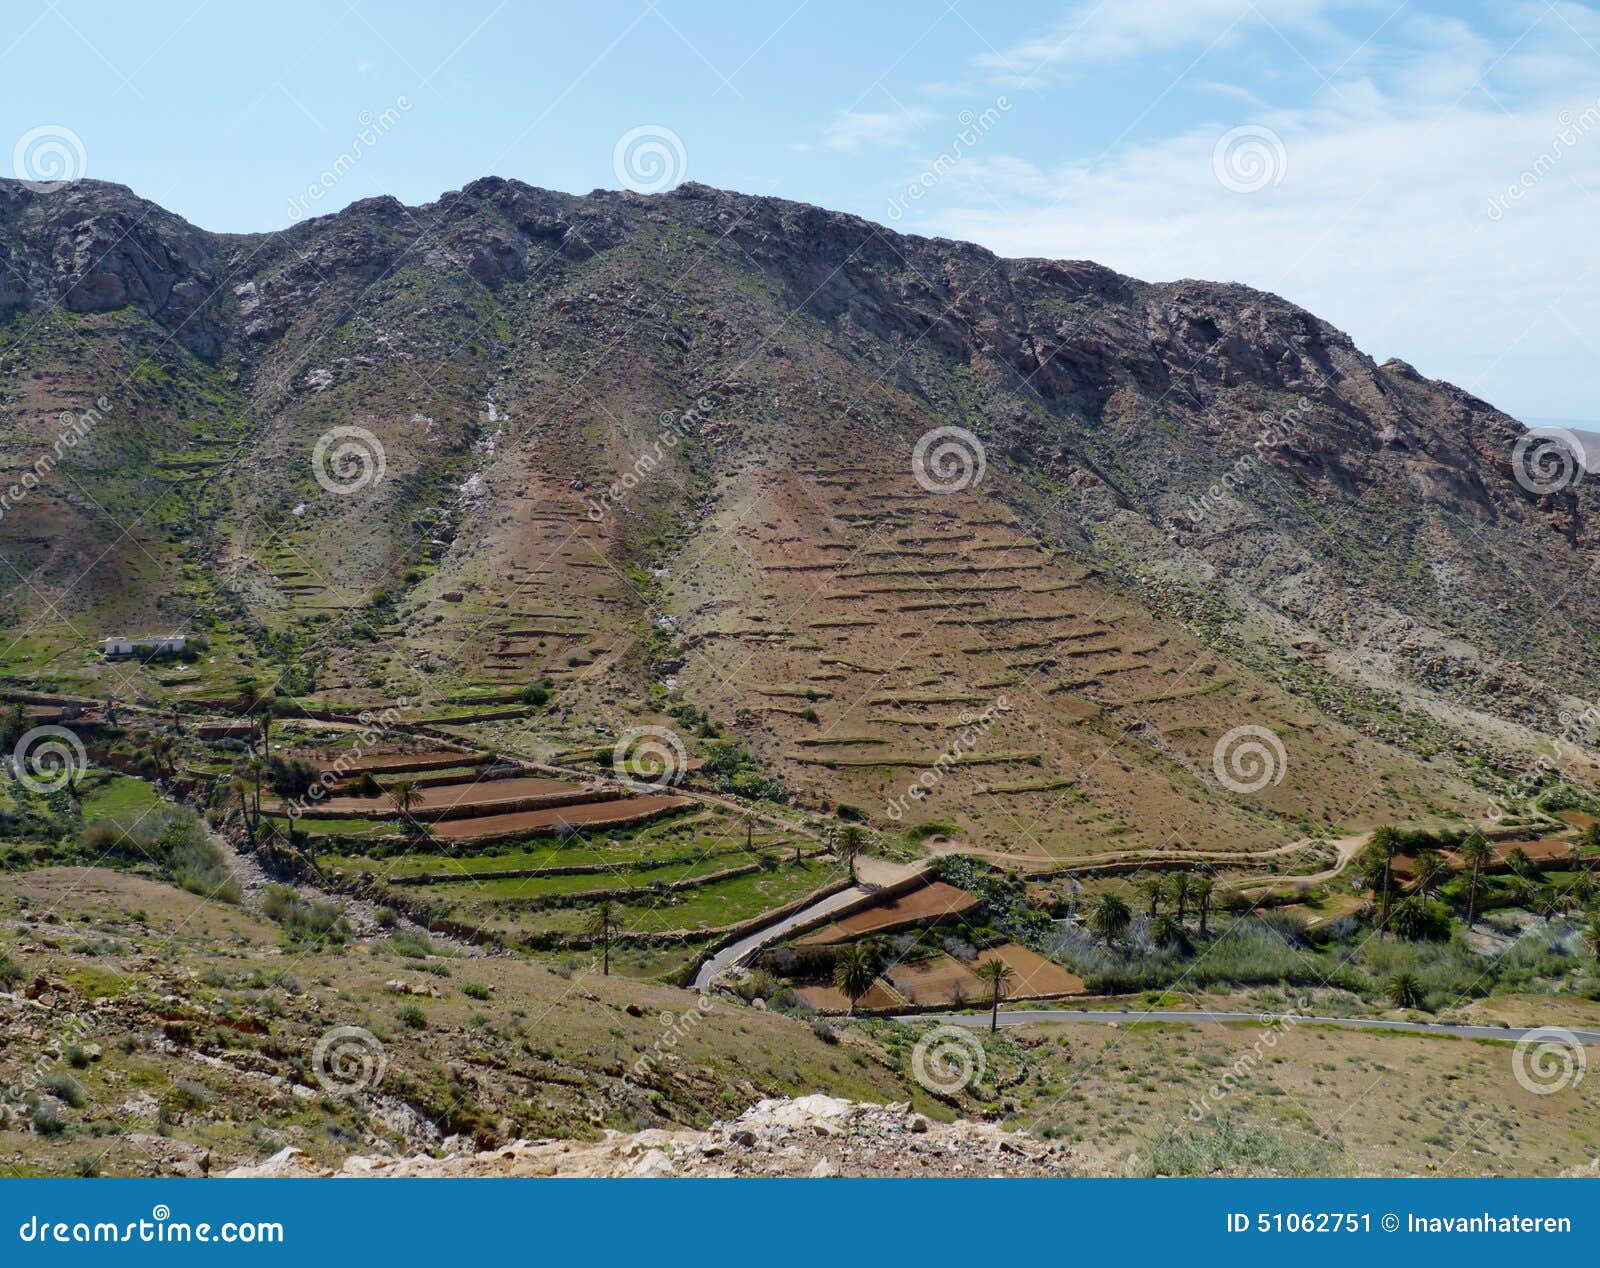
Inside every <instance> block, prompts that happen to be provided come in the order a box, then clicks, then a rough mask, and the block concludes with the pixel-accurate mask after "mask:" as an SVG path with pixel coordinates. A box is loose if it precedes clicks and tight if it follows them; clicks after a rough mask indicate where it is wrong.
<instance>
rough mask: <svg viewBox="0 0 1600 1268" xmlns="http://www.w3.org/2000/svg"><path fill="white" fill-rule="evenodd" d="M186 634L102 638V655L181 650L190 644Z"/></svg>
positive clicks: (132, 654) (141, 654) (143, 653)
mask: <svg viewBox="0 0 1600 1268" xmlns="http://www.w3.org/2000/svg"><path fill="white" fill-rule="evenodd" d="M188 641H189V639H188V636H187V635H185V634H164V635H155V636H151V637H148V638H116V637H112V638H103V639H101V640H100V654H101V655H102V656H108V657H110V656H145V655H151V656H157V655H160V654H161V653H162V652H181V651H182V650H183V649H184V647H185V646H186V645H187V644H188Z"/></svg>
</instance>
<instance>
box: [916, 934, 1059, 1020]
mask: <svg viewBox="0 0 1600 1268" xmlns="http://www.w3.org/2000/svg"><path fill="white" fill-rule="evenodd" d="M990 960H1001V961H1004V963H1005V964H1006V966H1007V967H1008V968H1009V969H1010V970H1011V972H1012V978H1011V980H1010V981H1009V982H1007V983H1006V985H1005V988H1004V990H1003V992H1002V994H1001V996H1000V999H1001V1001H1002V1002H1004V1001H1005V1000H1017V999H1041V998H1044V997H1046V996H1054V995H1081V994H1082V993H1083V979H1082V978H1080V977H1079V976H1078V975H1077V974H1076V973H1070V972H1068V971H1067V970H1066V969H1064V968H1062V967H1061V966H1060V965H1059V964H1056V963H1053V962H1052V961H1050V960H1047V959H1045V958H1044V956H1042V955H1040V954H1039V953H1038V952H1036V951H1030V950H1028V948H1027V947H1023V946H1018V945H1017V944H1016V943H1015V942H1007V943H1005V944H1003V945H1001V946H998V947H991V948H990V949H989V950H987V951H985V952H983V953H982V954H981V955H979V956H978V958H977V959H976V960H975V961H974V962H973V963H972V964H970V965H968V964H963V963H962V962H961V961H960V960H957V959H956V958H955V957H954V956H949V955H936V956H934V957H933V958H932V959H930V960H920V961H918V962H917V963H915V964H900V965H896V966H895V967H894V968H892V969H890V970H889V971H888V973H886V974H885V976H886V977H887V978H888V979H889V981H890V982H891V983H893V985H894V987H895V989H896V990H897V991H899V992H900V994H902V995H904V996H905V997H906V1000H907V1001H908V1002H910V1003H912V1004H921V1005H934V1004H953V1003H956V1002H958V1001H959V1002H962V1003H966V1004H973V1005H978V1004H983V1003H985V1002H987V1001H989V1000H991V999H992V998H993V997H994V987H993V986H991V985H989V984H988V983H987V982H985V981H983V979H982V978H980V977H979V976H978V975H977V972H976V969H977V967H978V966H979V965H982V964H987V963H988V962H989V961H990Z"/></svg>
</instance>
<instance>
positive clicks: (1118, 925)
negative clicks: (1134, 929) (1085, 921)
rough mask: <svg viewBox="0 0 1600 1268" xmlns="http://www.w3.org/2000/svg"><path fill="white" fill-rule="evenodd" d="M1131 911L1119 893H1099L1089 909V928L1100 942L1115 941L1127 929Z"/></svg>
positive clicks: (1131, 916)
mask: <svg viewBox="0 0 1600 1268" xmlns="http://www.w3.org/2000/svg"><path fill="white" fill-rule="evenodd" d="M1132 919H1133V913H1132V912H1131V911H1129V910H1128V904H1127V903H1125V902H1124V901H1123V900H1122V896H1121V895H1120V894H1112V893H1106V894H1101V895H1100V897H1099V898H1097V899H1095V900H1094V906H1093V907H1091V908H1090V909H1089V928H1090V929H1092V930H1093V931H1094V934H1095V936H1096V937H1098V938H1099V939H1100V940H1101V941H1102V942H1107V943H1110V942H1115V941H1116V940H1117V939H1118V938H1120V937H1122V935H1123V934H1124V933H1126V932H1127V931H1128V923H1129V922H1130V921H1131V920H1132Z"/></svg>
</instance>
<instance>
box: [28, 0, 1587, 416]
mask: <svg viewBox="0 0 1600 1268" xmlns="http://www.w3.org/2000/svg"><path fill="white" fill-rule="evenodd" d="M0 174H4V175H11V176H18V177H22V178H24V179H30V180H34V181H50V180H57V179H65V178H72V177H78V176H89V177H93V178H97V179H102V180H110V181H117V182H120V183H122V184H126V185H128V186H130V187H132V188H133V189H134V190H135V191H136V192H137V193H139V194H141V195H142V196H144V197H146V198H149V199H151V200H153V201H155V202H157V203H160V204H161V205H163V206H165V207H167V208H170V209H171V210H173V211H176V212H178V213H179V214H181V215H183V216H185V217H186V218H188V219H189V220H191V221H193V222H194V223H196V224H198V225H201V226H202V227H204V228H207V229H214V230H223V231H241V232H242V231H255V230H267V229H275V228H281V227H284V226H286V225H288V224H291V223H294V222H295V221H297V220H299V219H303V218H305V217H307V216H311V215H321V214H327V213H329V212H333V211H336V210H338V209H339V208H340V207H343V206H345V205H347V204H349V203H351V202H353V201H355V200H357V199H359V198H366V197H371V196H373V195H376V194H384V193H388V194H394V195H395V196H397V197H399V198H400V199H402V200H403V201H405V202H407V203H422V202H428V201H432V200H433V199H435V198H437V197H438V196H439V195H440V194H441V193H443V192H445V191H448V190H451V189H457V188H460V187H461V186H462V185H464V184H466V183H467V182H469V181H471V180H474V179H476V178H477V177H479V176H484V175H491V174H492V175H499V176H505V177H512V178H516V179H518V180H523V181H526V182H528V183H530V184H533V185H539V186H544V187H547V188H552V189H559V190H565V191H568V192H577V193H581V192H587V191H588V190H591V189H595V188H622V187H625V186H626V187H629V188H634V189H637V190H639V191H641V192H656V191H659V190H661V189H665V188H670V187H671V186H672V185H674V184H676V183H678V182H680V181H682V180H686V179H687V180H695V181H701V182H704V183H707V184H711V185H717V186H721V187H724V188H730V189H737V190H741V191H744V192H746V193H753V194H774V195H779V196H782V197H786V198H793V199H799V200H803V201H806V202H811V203H817V204H820V205H822V206H826V207H830V208H837V209H840V210H845V211H850V212H855V213H857V214H859V215H862V216H865V217H868V218H870V219H872V220H876V221H878V222H880V223H883V224H885V225H888V226H890V227H892V228H894V229H896V230H899V231H902V232H910V233H922V234H930V235H939V236H945V237H955V238H964V239H969V240H971V241H975V242H978V243H981V244H983V245H984V246H987V247H989V248H991V249H992V250H994V251H996V252H999V253H1000V254H1002V255H1008V256H1049V257H1057V258H1068V259H1092V260H1096V261H1098V262H1100V263H1102V264H1105V265H1108V266H1110V267H1112V268H1115V269H1118V270H1120V271H1122V272H1125V273H1130V274H1132V275H1134V276H1137V277H1141V278H1145V279H1148V280H1152V281H1165V280H1171V279H1175V278H1180V277H1200V278H1207V279H1213V280H1222V281H1237V282H1244V283H1247V284H1249V285H1252V286H1257V287H1261V288H1263V289H1266V290H1271V291H1274V292H1276V293H1278V294H1281V295H1283V296H1285V297H1287V298H1288V299H1290V300H1293V301H1294V302H1296V303H1299V304H1301V305H1303V306H1305V307H1306V308H1308V309H1310V310H1311V311H1312V312H1314V313H1316V314H1317V315H1319V316H1321V317H1323V318H1326V319H1327V320H1329V321H1331V322H1333V323H1334V324H1335V325H1337V326H1340V327H1342V328H1343V329H1345V330H1347V331H1349V332H1350V334H1351V335H1352V336H1353V337H1354V338H1355V340H1356V342H1357V343H1358V344H1359V345H1360V346H1361V347H1362V348H1363V349H1365V350H1366V351H1368V352H1370V353H1371V354H1372V355H1373V356H1375V357H1377V358H1378V359H1379V360H1383V359H1385V358H1387V357H1390V356H1398V357H1402V358H1404V359H1405V360H1407V361H1410V362H1411V363H1412V364H1413V365H1415V366H1416V367H1417V368H1418V369H1419V370H1421V371H1422V372H1423V373H1425V374H1428V375H1431V376H1435V377H1439V378H1446V379H1449V380H1451V381H1453V382H1456V383H1459V384H1460V385H1461V386H1463V387H1465V388H1467V389H1468V390H1470V391H1472V392H1475V393H1477V394H1478V395H1480V396H1482V397H1484V398H1485V399H1487V400H1489V401H1491V402H1493V403H1494V404H1496V405H1498V406H1500V407H1501V408H1503V409H1505V410H1507V411H1509V412H1510V413H1512V414H1514V415H1516V416H1518V417H1520V418H1523V419H1524V420H1526V421H1529V422H1552V421H1560V420H1596V419H1600V402H1597V401H1596V399H1595V398H1596V395H1597V391H1600V361H1597V359H1596V358H1595V356H1594V355H1593V351H1592V343H1593V339H1594V336H1595V334H1596V333H1597V332H1600V286H1597V282H1600V276H1597V267H1600V233H1596V232H1595V224H1596V211H1597V210H1600V201H1597V199H1600V6H1595V7H1592V6H1586V5H1582V4H1578V3H1572V2H1570V0H1556V2H1554V3H1545V2H1542V0H1536V2H1529V3H1523V2H1522V0H1505V2H1503V3H1498V4H1485V5H1477V4H1468V3H1453V4H1447V3H1443V2H1441V0H1431V2H1429V3H1422V2H1412V0H1404V2H1401V0H1372V2H1370V3H1368V2H1366V0H1355V2H1353V3H1336V2H1334V0H1255V3H1253V4H1252V3H1247V2H1244V0H1103V2H1095V0H1071V2H1067V3H1056V4H1051V3H1044V2H1035V3H1028V4H1021V3H1004V2H1002V0H957V2H955V3H951V2H950V0H932V2H930V3H910V2H907V0H879V3H873V4H868V3H861V2H860V0H857V2H856V3H848V4H847V3H840V2H837V0H804V2H801V0H775V2H773V3H761V2H758V0H744V2H743V3H737V4H734V3H722V2H720V0H717V2H713V0H705V2H702V3H692V2H687V0H686V2H683V3H678V2H676V0H660V2H659V3H651V2H648V0H627V2H625V0H588V3H584V4H577V5H575V4H572V3H570V2H569V3H563V4H560V5H550V4H543V5H531V4H515V3H509V2H503V0H455V3H452V4H448V5H446V4H440V3H429V4H412V3H405V2H396V0H391V2H390V3H384V4H378V3H370V2H367V0H355V2H353V3H352V2H350V0H331V2H329V3H324V4H302V3H296V2H294V0H278V2H277V3H274V4H272V5H270V6H260V5H252V6H242V5H229V4H225V3H222V2H221V0H175V2H173V3H161V2H160V0H149V2H148V3H143V4H139V5H129V4H126V3H108V4H87V3H84V4H80V3H72V2H71V0H44V2H42V3H40V2H36V0H7V3H6V4H5V5H4V7H3V10H0Z"/></svg>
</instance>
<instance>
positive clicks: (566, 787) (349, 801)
mask: <svg viewBox="0 0 1600 1268" xmlns="http://www.w3.org/2000/svg"><path fill="white" fill-rule="evenodd" d="M581 791H582V789H581V788H580V786H579V785H577V784H569V783H565V782H563V781H562V780H559V779H538V778H532V777H528V778H516V779H485V780H480V781H477V782H472V781H463V782H462V783H459V784H439V785H436V786H435V787H433V788H419V789H417V797H416V801H414V802H413V803H412V813H413V814H417V815H425V814H428V813H430V812H435V811H440V810H449V809H453V808H455V807H457V806H496V805H502V804H504V803H506V802H508V801H526V800H527V799H528V798H530V797H554V796H560V795H561V794H563V793H577V792H581ZM316 813H317V814H319V815H371V816H381V815H393V814H397V813H399V807H398V806H396V805H395V802H394V798H393V797H392V796H390V795H389V794H388V793H383V794H381V795H380V796H377V797H328V798H326V799H324V800H322V801H319V802H317V803H316Z"/></svg>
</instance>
